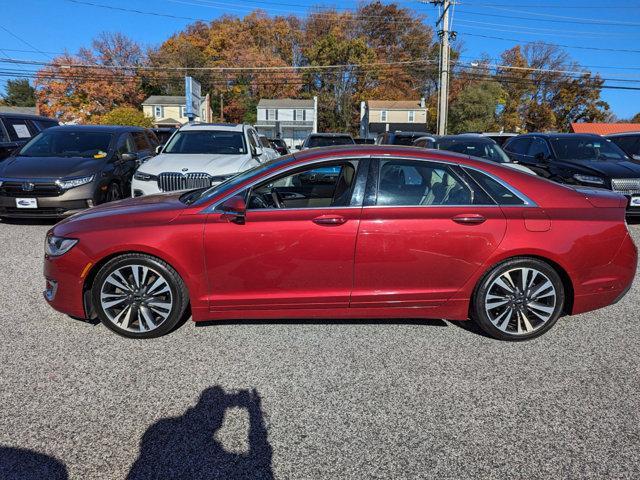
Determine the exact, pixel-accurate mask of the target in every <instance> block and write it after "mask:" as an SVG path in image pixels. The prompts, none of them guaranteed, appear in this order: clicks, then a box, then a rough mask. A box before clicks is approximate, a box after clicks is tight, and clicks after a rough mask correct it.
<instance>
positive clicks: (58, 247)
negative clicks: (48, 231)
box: [44, 235, 78, 257]
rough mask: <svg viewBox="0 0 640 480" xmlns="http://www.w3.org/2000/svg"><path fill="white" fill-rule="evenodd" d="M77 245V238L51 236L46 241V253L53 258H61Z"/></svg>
mask: <svg viewBox="0 0 640 480" xmlns="http://www.w3.org/2000/svg"><path fill="white" fill-rule="evenodd" d="M76 243H78V240H76V239H75V238H64V237H56V236H54V235H49V236H47V239H46V240H45V244H44V251H45V253H46V254H47V255H49V256H51V257H59V256H60V255H64V254H65V253H67V252H68V251H69V250H71V248H72V247H73V246H74V245H75V244H76Z"/></svg>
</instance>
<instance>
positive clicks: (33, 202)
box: [16, 198, 38, 208]
mask: <svg viewBox="0 0 640 480" xmlns="http://www.w3.org/2000/svg"><path fill="white" fill-rule="evenodd" d="M16 207H17V208H38V199H36V198H16Z"/></svg>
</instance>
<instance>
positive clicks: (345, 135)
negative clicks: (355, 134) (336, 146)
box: [309, 132, 351, 137]
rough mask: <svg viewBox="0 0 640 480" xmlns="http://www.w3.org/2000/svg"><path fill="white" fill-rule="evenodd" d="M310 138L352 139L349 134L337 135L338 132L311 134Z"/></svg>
mask: <svg viewBox="0 0 640 480" xmlns="http://www.w3.org/2000/svg"><path fill="white" fill-rule="evenodd" d="M309 136H310V137H351V135H350V134H348V133H336V132H324V133H319V132H318V133H310V134H309Z"/></svg>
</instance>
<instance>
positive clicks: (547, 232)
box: [44, 146, 637, 340]
mask: <svg viewBox="0 0 640 480" xmlns="http://www.w3.org/2000/svg"><path fill="white" fill-rule="evenodd" d="M625 207H626V200H625V198H624V197H623V196H621V195H618V194H616V193H613V192H609V191H604V190H593V189H591V190H587V189H578V188H571V187H567V186H562V185H558V184H555V183H551V182H549V181H547V180H544V179H542V178H539V177H535V176H532V175H529V174H526V173H522V172H519V171H516V170H513V169H509V168H505V167H502V166H500V165H499V164H495V163H490V162H486V161H482V160H479V159H475V158H470V157H467V156H462V155H456V154H451V153H444V152H440V151H429V150H423V149H414V148H410V147H381V146H370V147H367V146H362V147H358V146H349V147H332V148H328V149H312V150H307V151H305V152H302V153H296V154H295V155H292V156H288V157H284V158H282V159H280V160H277V161H274V162H270V163H266V164H263V165H260V166H258V167H256V168H254V169H252V170H249V171H247V172H244V173H241V174H239V175H238V176H235V177H233V178H231V179H229V180H227V181H226V182H224V183H222V184H220V185H217V186H215V187H211V188H209V189H200V190H193V191H189V192H182V193H171V194H160V195H154V196H148V197H141V198H136V199H128V200H123V201H120V202H115V203H110V204H107V205H104V206H100V207H96V208H92V209H90V210H88V211H86V212H84V213H81V214H78V215H76V216H74V217H71V218H69V219H67V220H65V221H63V222H61V223H59V224H57V225H56V226H55V227H53V229H52V230H51V231H50V232H49V233H48V235H47V239H46V255H45V265H44V274H45V277H46V282H47V287H46V291H45V298H46V299H47V301H48V302H49V303H50V304H51V305H52V306H53V308H55V309H57V310H59V311H61V312H64V313H67V314H69V315H71V316H74V317H81V318H95V317H96V316H97V317H98V318H99V319H100V320H101V321H102V323H104V325H105V326H107V327H108V328H110V329H112V330H113V331H115V332H116V333H119V334H121V335H124V336H127V337H136V338H147V337H156V336H159V335H163V334H166V333H168V332H170V331H171V330H172V329H173V328H174V327H176V325H178V324H179V322H180V320H181V318H184V316H185V315H186V314H187V312H188V310H187V309H188V307H190V312H191V314H192V315H193V320H195V321H202V320H215V319H258V318H260V319H262V318H264V319H268V318H416V317H424V318H444V319H450V320H465V319H467V318H472V319H474V320H475V321H476V322H477V323H478V324H479V325H480V327H482V329H483V330H484V331H486V332H487V333H488V334H489V335H491V336H493V337H496V338H500V339H508V340H523V339H528V338H532V337H535V336H537V335H540V334H542V333H543V332H545V331H546V330H548V329H549V328H551V326H552V325H553V324H554V323H555V322H556V320H557V319H558V317H560V316H561V315H563V314H577V313H582V312H586V311H589V310H593V309H596V308H600V307H604V306H606V305H611V304H612V303H615V302H616V301H617V300H619V299H620V298H621V297H622V296H623V295H624V294H625V293H626V292H627V290H628V289H629V287H630V285H631V282H632V280H633V278H634V274H635V271H636V261H637V252H636V247H635V245H634V243H633V241H632V239H631V237H630V235H629V232H628V230H627V227H626V224H625Z"/></svg>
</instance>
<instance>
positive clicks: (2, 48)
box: [0, 0, 640, 118]
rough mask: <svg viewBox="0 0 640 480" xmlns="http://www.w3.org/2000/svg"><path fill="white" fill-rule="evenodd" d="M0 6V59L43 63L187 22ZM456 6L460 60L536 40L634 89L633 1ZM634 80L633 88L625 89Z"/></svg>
mask: <svg viewBox="0 0 640 480" xmlns="http://www.w3.org/2000/svg"><path fill="white" fill-rule="evenodd" d="M83 1H84V0H83ZM86 1H88V2H90V3H95V4H102V5H110V6H112V7H115V8H118V7H120V8H125V9H138V10H142V11H145V12H156V13H159V14H166V15H174V16H176V17H191V18H202V19H208V18H215V17H217V16H220V15H222V14H225V13H227V14H235V15H240V16H242V15H244V14H246V13H248V12H249V11H250V10H252V9H253V8H262V9H264V10H265V11H267V12H268V13H270V14H272V15H285V14H289V13H294V14H300V15H303V14H304V13H305V12H306V11H307V9H306V8H305V7H303V5H307V4H308V3H306V2H302V1H301V0H246V1H245V2H243V3H242V4H241V5H240V4H236V3H230V2H223V1H222V0H153V1H150V0H86ZM0 3H2V16H0V56H5V55H8V56H10V57H12V58H21V59H29V60H38V61H49V60H51V58H53V57H54V56H55V55H56V53H58V52H63V51H65V50H67V51H70V52H75V51H77V50H78V48H79V47H81V46H85V45H88V44H89V43H90V41H91V39H92V38H93V37H94V36H95V35H96V34H97V33H99V32H102V31H121V32H123V33H125V34H127V35H129V36H130V37H132V38H133V39H135V40H137V41H138V42H140V43H142V44H144V45H148V46H152V45H157V44H159V43H160V42H162V41H163V40H164V39H166V38H167V37H168V36H170V35H171V34H172V33H174V32H176V31H179V30H181V29H183V28H184V27H185V26H186V25H187V24H189V23H190V21H189V20H185V19H180V18H166V17H162V16H153V15H146V14H136V13H131V12H124V11H118V10H108V9H104V8H99V7H96V6H90V5H82V4H77V3H73V2H72V1H71V0H21V1H19V2H16V1H10V0H0ZM399 3H401V4H403V5H405V6H408V7H411V8H413V9H414V10H416V11H418V12H421V13H424V14H426V15H427V16H428V20H427V22H428V23H429V24H433V22H434V21H435V17H436V9H435V8H434V7H432V6H431V5H425V4H422V3H419V2H417V1H402V2H399ZM459 3H460V5H458V6H456V7H455V11H454V18H453V24H454V30H456V31H458V32H459V39H460V40H461V42H462V45H463V46H464V50H463V55H464V56H465V60H471V59H472V58H477V57H478V56H480V55H481V54H483V53H487V54H489V55H490V56H491V57H494V58H497V57H498V55H499V54H500V53H501V52H502V51H503V50H505V49H507V48H510V47H511V46H513V45H514V44H516V43H518V42H514V41H511V40H500V39H498V38H486V37H502V38H506V39H517V40H522V41H535V40H541V41H546V42H549V43H557V44H563V45H567V46H571V47H580V48H567V49H566V51H567V52H568V53H569V54H570V55H571V56H572V58H573V59H574V60H576V61H577V62H579V63H580V64H582V65H584V66H585V68H587V69H589V70H592V71H595V72H599V73H600V74H601V75H602V76H603V77H604V78H607V79H610V80H609V81H608V82H607V83H608V84H610V85H619V86H635V87H640V42H639V40H640V2H639V1H633V0H620V1H618V2H609V4H607V6H606V7H603V2H602V1H601V0H600V1H598V0H464V1H460V2H459ZM310 4H311V5H312V4H313V3H310ZM323 5H326V6H329V5H337V6H338V8H341V9H344V8H354V7H356V6H357V2H355V1H349V0H344V1H342V2H335V1H334V2H325V3H323ZM515 17H522V18H515ZM17 37H20V38H21V39H22V40H20V39H19V38H17ZM597 49H602V50H597ZM25 50H26V51H25ZM29 50H38V51H39V52H34V51H29ZM623 50H635V52H633V51H626V52H625V51H623ZM41 52H42V53H41ZM467 57H468V58H467ZM5 67H6V65H5ZM616 80H617V81H616ZM630 80H631V82H630ZM634 80H637V81H638V83H633V81H634ZM603 97H604V99H605V100H606V101H608V102H609V104H610V105H611V108H612V110H613V112H614V113H615V114H616V115H617V116H618V117H621V118H626V117H630V116H632V115H634V114H636V113H638V112H640V90H638V91H633V90H604V91H603Z"/></svg>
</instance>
